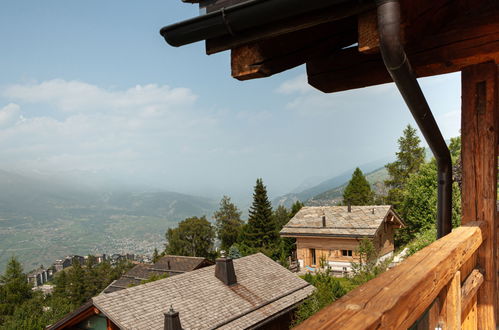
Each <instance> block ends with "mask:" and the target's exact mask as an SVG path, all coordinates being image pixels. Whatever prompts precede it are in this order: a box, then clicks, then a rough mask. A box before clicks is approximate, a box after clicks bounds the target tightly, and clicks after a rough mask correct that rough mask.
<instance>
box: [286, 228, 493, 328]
mask: <svg viewBox="0 0 499 330" xmlns="http://www.w3.org/2000/svg"><path fill="white" fill-rule="evenodd" d="M479 226H482V223H475V224H474V225H472V224H471V223H469V224H468V225H464V226H462V227H459V228H456V229H454V230H453V231H452V233H450V234H449V235H447V236H445V237H443V238H441V239H439V240H438V241H436V242H433V243H432V244H430V245H429V246H427V247H425V248H424V249H422V250H421V251H418V252H417V253H415V254H414V255H413V256H411V257H409V258H407V259H406V260H405V261H404V262H402V263H401V264H400V265H398V266H397V267H394V268H392V269H390V270H388V271H387V272H385V273H383V274H381V275H380V276H378V277H377V278H375V279H373V280H371V281H369V282H367V283H366V284H364V285H362V286H360V287H358V288H356V289H355V290H353V291H351V292H349V293H347V294H346V295H345V296H343V297H342V298H340V299H339V300H337V301H336V302H334V303H333V304H331V305H329V306H327V307H325V308H323V309H322V310H320V311H319V312H317V313H316V314H314V315H313V316H312V317H310V318H309V319H308V320H306V321H305V322H303V323H302V324H300V325H299V326H298V327H297V328H295V329H297V330H301V329H317V330H319V329H344V330H348V329H352V330H353V329H355V330H361V329H407V328H409V327H410V326H411V325H412V324H413V323H414V322H415V321H416V320H417V319H418V318H419V317H420V316H421V315H422V314H424V312H425V311H426V310H427V308H428V307H429V306H430V305H431V304H432V303H433V301H434V300H435V299H436V298H437V297H438V295H439V294H440V292H441V291H442V290H443V289H444V288H445V287H446V286H447V285H448V283H449V282H450V281H451V280H452V279H453V278H454V277H455V274H456V272H457V271H459V269H460V267H461V266H462V265H463V264H464V263H465V262H466V261H467V260H468V259H469V258H471V257H472V256H473V254H474V253H475V251H476V250H477V249H478V248H479V247H480V245H481V244H482V242H483V239H484V238H483V237H482V227H479ZM484 229H485V228H484Z"/></svg>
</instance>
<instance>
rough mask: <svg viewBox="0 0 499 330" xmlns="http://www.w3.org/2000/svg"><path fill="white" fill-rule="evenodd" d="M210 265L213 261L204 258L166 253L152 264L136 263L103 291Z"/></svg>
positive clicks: (116, 289) (112, 290)
mask: <svg viewBox="0 0 499 330" xmlns="http://www.w3.org/2000/svg"><path fill="white" fill-rule="evenodd" d="M210 265H213V262H211V261H210V260H208V259H206V258H201V257H184V256H172V255H167V256H164V257H162V258H160V259H159V260H158V261H157V262H155V263H154V264H152V265H148V264H138V265H136V266H134V267H133V268H132V269H130V270H129V271H128V272H126V273H125V274H123V276H121V277H120V278H119V279H117V280H116V281H113V282H112V283H111V284H110V285H109V286H108V287H107V288H105V289H104V291H103V293H111V292H115V291H119V290H123V289H126V288H128V287H130V286H133V285H138V284H140V283H141V282H142V281H144V280H147V279H148V278H150V277H151V276H153V275H159V276H163V275H167V276H174V275H178V274H182V273H185V272H190V271H193V270H196V269H200V268H203V267H206V266H210Z"/></svg>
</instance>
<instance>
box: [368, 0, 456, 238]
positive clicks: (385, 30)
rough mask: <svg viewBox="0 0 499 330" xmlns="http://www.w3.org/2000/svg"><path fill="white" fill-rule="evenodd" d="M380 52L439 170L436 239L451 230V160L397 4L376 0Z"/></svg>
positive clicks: (395, 0)
mask: <svg viewBox="0 0 499 330" xmlns="http://www.w3.org/2000/svg"><path fill="white" fill-rule="evenodd" d="M376 6H377V14H378V31H379V39H380V49H381V55H382V57H383V61H384V62H385V66H386V68H387V70H388V72H389V73H390V75H391V77H392V79H393V81H394V82H395V84H396V85H397V88H398V90H399V92H400V94H402V97H403V98H404V100H405V103H406V104H407V106H408V107H409V110H410V111H411V113H412V116H413V117H414V120H415V121H416V123H417V124H418V126H419V129H420V130H421V133H423V136H424V138H425V140H426V142H427V143H428V145H429V146H430V149H431V151H432V152H433V155H434V156H435V159H436V161H437V167H438V204H437V237H438V238H440V237H443V236H445V235H447V234H448V233H450V232H451V230H452V161H451V156H450V152H449V149H448V148H447V144H446V143H445V140H444V138H443V137H442V133H441V132H440V129H439V128H438V125H437V123H436V121H435V118H434V117H433V114H432V113H431V110H430V107H429V106H428V102H426V99H425V97H424V94H423V92H422V91H421V87H420V86H419V84H418V82H417V80H416V76H415V75H414V73H413V71H412V68H411V65H410V63H409V60H408V59H407V55H406V53H405V51H404V47H403V45H402V42H401V40H400V4H399V2H398V1H397V0H376Z"/></svg>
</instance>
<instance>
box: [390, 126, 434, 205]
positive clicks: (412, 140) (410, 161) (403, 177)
mask: <svg viewBox="0 0 499 330" xmlns="http://www.w3.org/2000/svg"><path fill="white" fill-rule="evenodd" d="M420 142H421V140H420V139H419V137H418V136H417V135H416V129H414V128H413V127H412V126H411V125H407V127H406V128H405V129H404V132H403V136H401V137H400V138H399V139H398V145H399V151H398V152H397V153H396V155H397V160H396V161H394V162H393V163H389V164H387V165H385V167H386V169H387V170H388V175H389V176H390V178H389V179H388V180H386V181H385V184H386V186H387V187H388V189H389V191H388V196H387V203H388V204H391V205H393V206H394V207H395V208H396V209H399V208H400V206H401V204H402V201H403V199H404V189H405V186H406V184H407V180H408V179H409V176H410V175H411V174H414V173H417V172H418V170H419V168H420V167H421V165H422V164H424V162H425V149H424V148H423V147H421V146H420V145H419V144H420Z"/></svg>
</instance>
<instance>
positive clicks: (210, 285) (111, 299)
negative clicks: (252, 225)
mask: <svg viewBox="0 0 499 330" xmlns="http://www.w3.org/2000/svg"><path fill="white" fill-rule="evenodd" d="M234 268H235V272H236V276H237V284H235V285H232V286H227V285H225V284H224V283H223V282H222V281H220V280H219V279H218V278H216V277H215V266H209V267H204V268H201V269H198V270H194V271H192V272H187V273H184V274H180V275H177V276H173V277H170V278H166V279H163V280H158V281H155V282H151V283H147V284H143V285H139V286H135V287H132V288H128V289H124V290H121V291H117V292H113V293H109V294H105V295H99V296H97V297H95V298H93V303H94V305H95V306H96V307H97V308H99V310H101V312H103V313H104V314H105V315H106V316H107V317H108V318H110V319H111V320H112V321H113V322H114V323H115V324H116V325H118V326H120V327H121V328H123V329H163V326H164V315H163V313H164V312H166V311H167V310H168V309H169V307H170V305H173V308H174V309H175V310H176V311H178V312H179V313H180V314H179V315H180V320H181V323H182V327H183V328H184V329H211V328H223V329H244V328H247V327H251V326H252V325H255V324H257V323H259V322H262V321H263V320H265V319H268V318H269V317H271V316H272V315H274V314H276V313H279V312H281V311H283V310H286V309H287V308H291V307H293V306H294V305H295V304H297V303H298V302H300V301H302V300H303V299H305V298H306V297H307V296H308V295H310V294H311V293H312V291H313V290H314V287H313V286H311V285H310V284H308V283H307V282H305V281H304V280H302V279H301V278H299V277H297V276H296V275H295V274H293V273H291V272H290V271H288V270H287V269H285V268H284V267H282V266H280V265H279V264H277V263H275V262H274V261H272V260H271V259H269V258H268V257H266V256H264V255H263V254H261V253H258V254H254V255H251V256H247V257H244V258H240V259H236V260H234Z"/></svg>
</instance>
